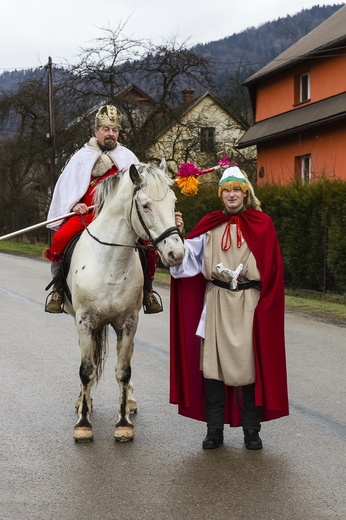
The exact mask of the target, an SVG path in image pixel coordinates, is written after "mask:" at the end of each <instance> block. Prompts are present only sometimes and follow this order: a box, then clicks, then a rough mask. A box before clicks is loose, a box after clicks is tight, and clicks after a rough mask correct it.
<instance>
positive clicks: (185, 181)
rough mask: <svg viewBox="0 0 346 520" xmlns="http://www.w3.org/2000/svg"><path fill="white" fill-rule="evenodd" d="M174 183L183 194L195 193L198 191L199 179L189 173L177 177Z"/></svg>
mask: <svg viewBox="0 0 346 520" xmlns="http://www.w3.org/2000/svg"><path fill="white" fill-rule="evenodd" d="M176 183H177V185H178V188H179V189H180V191H181V193H184V195H189V196H191V195H196V193H197V191H198V185H199V184H200V182H199V180H198V179H196V177H193V176H192V175H190V176H189V177H178V178H177V179H176Z"/></svg>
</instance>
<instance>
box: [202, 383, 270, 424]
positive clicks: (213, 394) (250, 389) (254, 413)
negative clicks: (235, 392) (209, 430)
mask: <svg viewBox="0 0 346 520" xmlns="http://www.w3.org/2000/svg"><path fill="white" fill-rule="evenodd" d="M241 389H242V393H243V406H242V407H241V420H242V421H241V422H242V427H243V428H244V429H245V430H247V429H248V428H256V429H257V430H258V431H259V430H260V429H261V419H262V408H261V407H260V406H255V384H251V385H246V386H242V387H241ZM204 391H205V414H206V418H207V425H208V427H213V428H220V429H223V425H224V407H225V400H226V395H225V384H224V382H223V381H218V380H217V379H204Z"/></svg>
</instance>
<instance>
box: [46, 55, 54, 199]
mask: <svg viewBox="0 0 346 520" xmlns="http://www.w3.org/2000/svg"><path fill="white" fill-rule="evenodd" d="M46 68H47V69H48V107H49V109H48V110H49V133H48V134H47V138H48V143H49V167H50V175H51V189H52V193H53V190H54V186H55V181H56V178H55V122H54V92H53V67H52V58H51V57H50V56H49V58H48V64H47V65H46Z"/></svg>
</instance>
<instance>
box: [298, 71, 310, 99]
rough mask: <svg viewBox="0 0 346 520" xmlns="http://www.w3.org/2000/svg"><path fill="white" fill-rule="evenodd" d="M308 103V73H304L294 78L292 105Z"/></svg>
mask: <svg viewBox="0 0 346 520" xmlns="http://www.w3.org/2000/svg"><path fill="white" fill-rule="evenodd" d="M307 101H310V72H305V73H304V74H300V75H298V76H296V77H295V78H294V103H295V104H296V105H297V104H299V103H306V102H307Z"/></svg>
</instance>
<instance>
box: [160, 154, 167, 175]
mask: <svg viewBox="0 0 346 520" xmlns="http://www.w3.org/2000/svg"><path fill="white" fill-rule="evenodd" d="M159 168H160V170H162V171H164V172H165V173H167V170H168V168H167V161H166V158H165V157H162V160H161V163H160V166H159Z"/></svg>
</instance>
